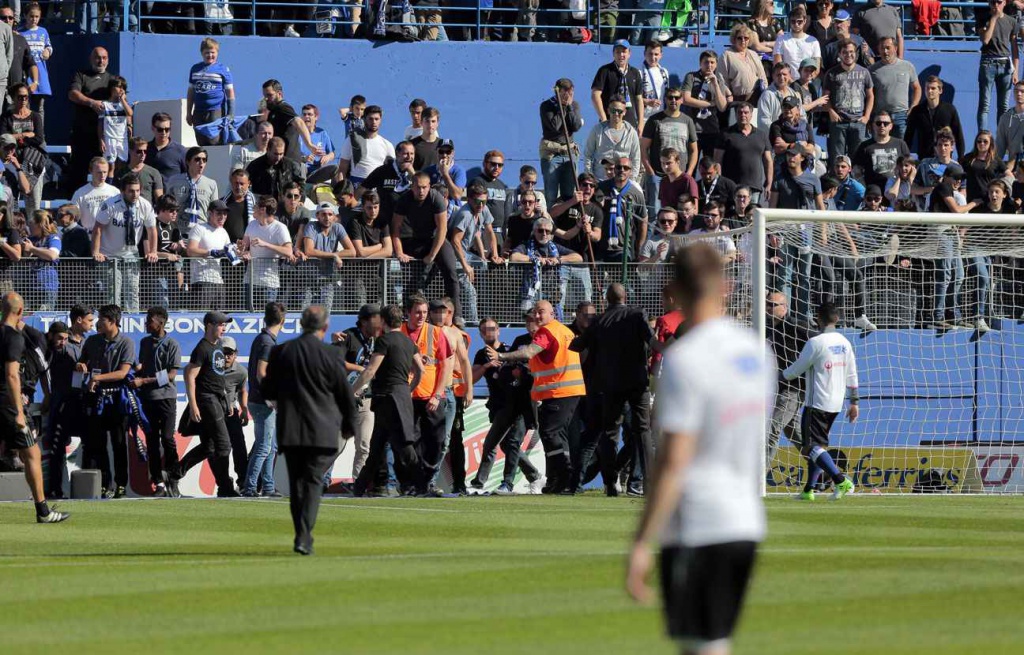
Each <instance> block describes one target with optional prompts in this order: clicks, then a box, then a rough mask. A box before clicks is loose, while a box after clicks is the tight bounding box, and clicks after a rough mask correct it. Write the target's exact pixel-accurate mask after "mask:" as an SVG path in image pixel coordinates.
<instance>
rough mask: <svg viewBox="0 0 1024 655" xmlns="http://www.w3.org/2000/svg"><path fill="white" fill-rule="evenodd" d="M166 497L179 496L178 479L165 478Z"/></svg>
mask: <svg viewBox="0 0 1024 655" xmlns="http://www.w3.org/2000/svg"><path fill="white" fill-rule="evenodd" d="M167 497H168V498H181V490H180V489H178V481H177V480H174V479H169V480H167Z"/></svg>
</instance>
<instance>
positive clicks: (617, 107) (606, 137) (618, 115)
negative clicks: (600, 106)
mask: <svg viewBox="0 0 1024 655" xmlns="http://www.w3.org/2000/svg"><path fill="white" fill-rule="evenodd" d="M619 157H629V160H630V161H631V162H632V163H633V177H634V178H635V179H636V180H637V181H639V177H638V176H639V175H640V171H642V170H643V169H642V168H641V167H640V164H641V161H640V136H639V135H638V134H637V131H636V128H634V127H633V126H632V125H630V124H629V123H627V122H626V103H625V102H623V101H622V99H621V98H618V97H616V98H614V99H612V101H611V102H610V103H608V120H607V121H603V122H601V123H598V124H597V125H595V126H594V127H593V129H591V130H590V136H588V137H587V145H586V146H585V147H584V149H583V170H584V172H586V173H592V174H593V175H594V176H596V177H597V179H598V181H603V180H605V179H607V177H608V176H607V175H606V174H605V170H604V167H603V166H601V160H603V159H609V160H611V161H615V160H616V159H618V158H619Z"/></svg>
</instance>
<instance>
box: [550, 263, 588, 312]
mask: <svg viewBox="0 0 1024 655" xmlns="http://www.w3.org/2000/svg"><path fill="white" fill-rule="evenodd" d="M570 280H572V281H574V282H575V283H578V286H579V287H580V288H579V289H574V291H575V292H576V293H574V296H573V300H575V301H576V302H575V303H574V302H569V281H570ZM558 286H559V289H560V292H559V294H558V295H559V305H560V306H562V307H565V306H566V305H567V306H568V307H569V308H570V309H574V308H575V307H576V305H577V304H578V303H579V302H580V301H581V300H586V301H587V302H593V300H594V298H593V296H594V287H593V282H592V281H591V279H590V268H588V267H587V266H586V265H585V264H584V265H578V266H576V265H565V266H563V267H562V275H561V276H560V277H559V279H558ZM573 286H574V287H576V286H577V284H573ZM580 291H582V294H581V293H579V292H580Z"/></svg>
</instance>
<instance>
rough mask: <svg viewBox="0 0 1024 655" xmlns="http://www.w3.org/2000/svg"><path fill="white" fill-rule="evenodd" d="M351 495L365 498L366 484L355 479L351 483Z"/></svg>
mask: <svg viewBox="0 0 1024 655" xmlns="http://www.w3.org/2000/svg"><path fill="white" fill-rule="evenodd" d="M352 495H353V496H355V497H356V498H365V497H366V495H367V489H366V485H365V484H362V483H360V482H359V480H356V481H355V482H353V483H352Z"/></svg>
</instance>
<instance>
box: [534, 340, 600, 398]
mask: <svg viewBox="0 0 1024 655" xmlns="http://www.w3.org/2000/svg"><path fill="white" fill-rule="evenodd" d="M544 330H547V333H548V335H549V336H551V338H553V339H554V340H555V341H557V342H558V351H557V352H556V353H555V358H554V359H553V360H552V361H551V363H550V364H545V363H544V362H543V361H541V359H540V356H539V355H538V356H536V357H532V358H530V373H532V374H533V388H532V389H531V390H530V397H531V398H533V399H534V400H537V401H540V400H548V399H549V398H571V397H572V396H585V395H586V394H587V387H586V386H585V385H584V384H583V367H582V366H580V354H579V353H577V352H573V351H571V350H569V344H570V343H572V340H573V339H574V338H575V337H576V335H574V334H573V333H572V330H570V329H569V328H567V327H565V326H564V325H562V324H561V323H559V322H558V321H551V322H550V323H548V324H547V325H545V326H544V327H542V328H541V329H540V331H544Z"/></svg>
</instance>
